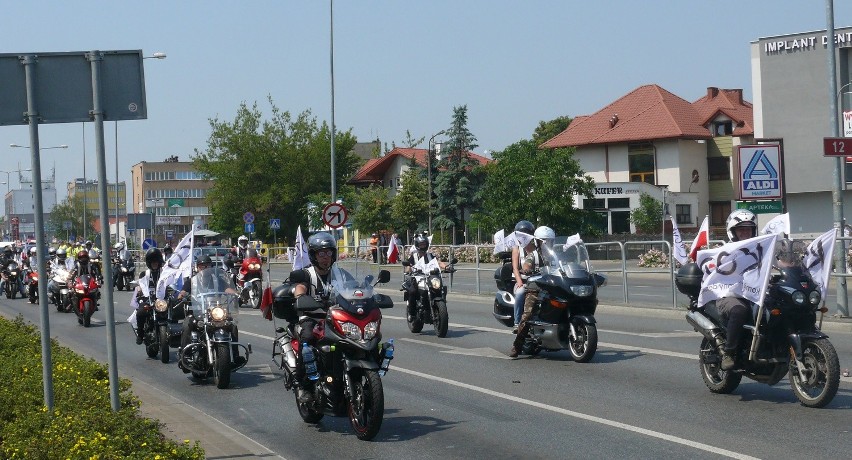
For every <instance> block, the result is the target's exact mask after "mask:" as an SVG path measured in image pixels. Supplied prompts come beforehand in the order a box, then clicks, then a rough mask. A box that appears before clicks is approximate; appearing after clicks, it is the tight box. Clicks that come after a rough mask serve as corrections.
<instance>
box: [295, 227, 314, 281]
mask: <svg viewBox="0 0 852 460" xmlns="http://www.w3.org/2000/svg"><path fill="white" fill-rule="evenodd" d="M295 249H296V254H295V255H294V257H293V259H292V260H293V271H296V270H301V269H303V268H307V267H310V266H311V259H310V258H309V257H308V245H307V244H305V239H304V238H302V226H301V225H300V226H299V228H298V229H296V247H295Z"/></svg>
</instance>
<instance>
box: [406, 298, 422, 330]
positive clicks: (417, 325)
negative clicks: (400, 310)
mask: <svg viewBox="0 0 852 460" xmlns="http://www.w3.org/2000/svg"><path fill="white" fill-rule="evenodd" d="M418 304H419V302H418ZM414 313H415V315H414V319H413V320H411V321H408V318H406V321H407V322H408V330H409V331H411V332H413V333H415V334H417V333H418V332H420V331H422V330H423V320H421V319H420V318H418V317H417V314H416V313H417V310H415V312H414ZM407 315H408V313H407V310H406V316H407Z"/></svg>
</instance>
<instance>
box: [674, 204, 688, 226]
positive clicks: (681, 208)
mask: <svg viewBox="0 0 852 460" xmlns="http://www.w3.org/2000/svg"><path fill="white" fill-rule="evenodd" d="M675 221H676V222H677V223H678V225H681V224H691V223H692V205H688V204H679V205H676V206H675Z"/></svg>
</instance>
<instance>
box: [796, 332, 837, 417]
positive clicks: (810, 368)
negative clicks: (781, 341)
mask: <svg viewBox="0 0 852 460" xmlns="http://www.w3.org/2000/svg"><path fill="white" fill-rule="evenodd" d="M802 364H803V365H804V369H802V372H801V373H802V374H803V375H804V377H805V380H802V378H801V377H800V376H799V369H798V364H797V363H796V361H795V360H792V359H791V360H790V371H789V374H788V377H789V379H790V386H791V387H793V393H795V394H796V398H798V400H799V402H800V403H802V405H803V406H806V407H824V406H825V405H826V404H828V403H830V402H831V400H832V399H834V396H835V395H836V394H837V387H838V386H839V385H840V362H839V361H838V359H837V351H836V350H835V349H834V345H832V344H831V342H829V341H828V339H817V340H810V341H807V342H804V343H802Z"/></svg>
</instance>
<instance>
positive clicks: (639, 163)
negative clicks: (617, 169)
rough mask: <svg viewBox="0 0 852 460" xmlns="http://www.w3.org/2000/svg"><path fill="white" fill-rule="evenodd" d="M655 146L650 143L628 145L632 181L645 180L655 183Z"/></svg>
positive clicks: (628, 160)
mask: <svg viewBox="0 0 852 460" xmlns="http://www.w3.org/2000/svg"><path fill="white" fill-rule="evenodd" d="M653 148H654V147H653V146H652V145H650V144H636V145H629V146H628V147H627V163H628V166H629V167H630V182H645V183H646V184H651V185H655V179H654V169H655V165H654V150H653Z"/></svg>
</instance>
